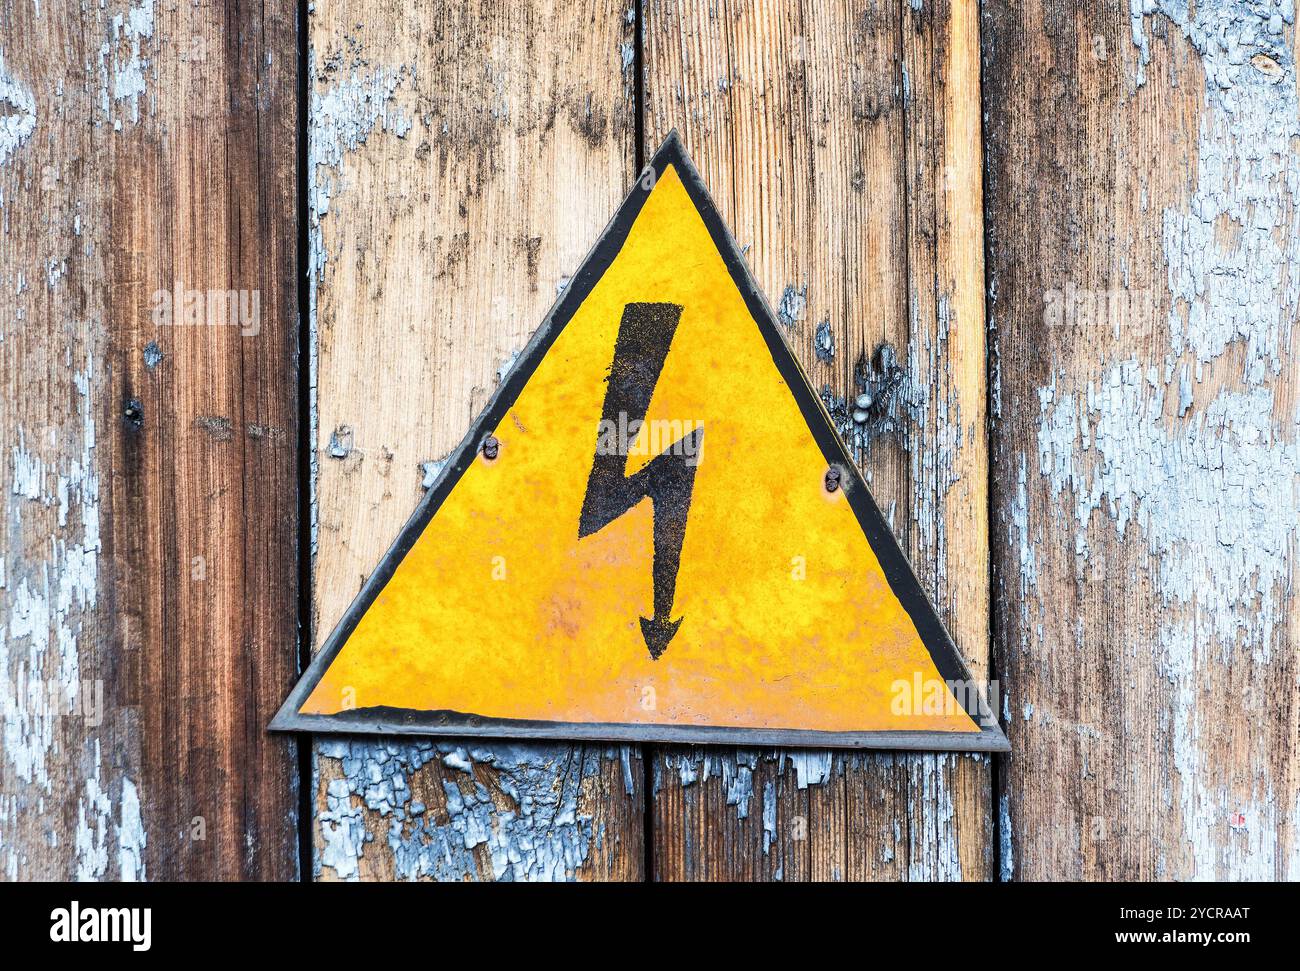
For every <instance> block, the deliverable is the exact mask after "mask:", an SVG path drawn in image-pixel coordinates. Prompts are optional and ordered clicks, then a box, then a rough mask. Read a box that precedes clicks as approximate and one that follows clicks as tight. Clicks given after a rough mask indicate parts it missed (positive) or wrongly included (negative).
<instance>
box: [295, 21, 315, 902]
mask: <svg viewBox="0 0 1300 971" xmlns="http://www.w3.org/2000/svg"><path fill="white" fill-rule="evenodd" d="M307 7H308V0H298V4H297V17H296V18H295V20H296V28H297V38H296V39H297V46H298V90H297V98H298V117H297V121H296V124H295V125H294V130H295V131H296V132H297V134H298V144H297V146H296V147H297V160H298V206H297V212H298V226H297V230H298V260H297V262H298V268H297V280H298V354H297V364H298V373H297V377H298V671H299V673H301V672H302V671H304V670H306V668H307V665H308V664H309V663H310V661H311V648H312V637H313V631H312V614H311V590H312V586H311V580H312V577H311V570H312V562H311V553H312V551H311V456H312V449H313V447H314V443H313V442H312V440H311V437H312V427H311V346H312V344H311V307H310V300H311V288H310V286H309V284H308V274H309V273H311V267H310V266H309V263H308V261H309V259H310V247H309V245H308V238H307V234H308V233H309V232H310V226H311V213H310V211H309V210H308V186H307V180H308V178H309V173H308V171H307V165H308V156H307V145H308V139H309V135H308V130H307V126H308V124H309V116H308V105H307V98H308V90H307V87H308V77H307V59H308V55H307V48H308V43H307V16H308V14H307ZM297 744H298V879H299V881H301V882H304V883H305V882H310V881H311V879H312V876H313V871H312V811H311V807H312V796H313V793H312V786H311V781H312V771H311V769H312V746H311V736H310V735H309V734H306V733H302V734H299V735H298V737H297Z"/></svg>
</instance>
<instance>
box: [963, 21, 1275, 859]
mask: <svg viewBox="0 0 1300 971" xmlns="http://www.w3.org/2000/svg"><path fill="white" fill-rule="evenodd" d="M1135 6H1136V7H1138V8H1139V9H1140V8H1141V7H1142V5H1135ZM1146 9H1147V10H1149V11H1151V12H1150V13H1149V14H1148V15H1142V14H1141V13H1137V14H1134V15H1132V16H1131V17H1130V16H1129V15H1127V11H1126V12H1125V14H1123V15H1120V16H1117V15H1116V11H1115V9H1114V6H1113V5H1110V4H1101V3H1090V2H1085V3H1069V4H1066V3H1055V2H1046V3H1045V2H1026V3H1015V4H1008V3H1000V2H999V3H991V4H988V5H986V8H985V15H984V39H985V49H984V76H985V78H986V87H985V95H986V107H987V126H988V127H987V138H988V142H987V145H988V149H987V185H988V190H989V200H988V219H987V227H988V252H989V262H990V288H991V293H992V297H993V299H992V303H991V307H992V319H991V323H992V324H993V326H994V328H995V330H994V333H995V334H996V335H997V339H996V342H995V350H996V352H997V356H998V360H1000V372H1001V374H1000V393H999V394H996V395H995V397H994V401H995V402H996V404H997V406H998V408H997V412H996V420H995V422H994V425H993V429H994V432H993V441H994V449H993V460H994V475H993V495H994V506H993V508H994V509H995V510H996V515H997V518H996V520H995V522H994V524H993V536H994V538H995V543H994V562H995V571H996V581H995V583H996V587H995V589H996V591H997V594H998V604H997V609H996V617H997V624H996V626H997V650H998V666H999V669H1000V672H1001V674H1002V676H1003V678H1004V679H1005V682H1006V683H1007V685H1008V686H1009V691H1010V696H1009V704H1008V706H1007V712H1008V713H1009V716H1010V722H1011V725H1010V728H1009V732H1008V734H1009V735H1010V738H1011V742H1012V745H1013V748H1014V752H1013V755H1012V757H1011V758H1010V760H1009V762H1008V767H1007V771H1006V773H1005V775H1004V777H1003V779H1002V782H1003V792H1002V794H1001V799H1002V807H1003V808H1002V823H1001V828H1002V833H1003V840H1004V843H1003V853H1002V866H1003V875H1004V876H1006V877H1017V878H1024V879H1126V880H1151V879H1161V880H1185V879H1196V878H1218V879H1230V880H1241V879H1296V878H1297V876H1300V840H1298V839H1297V825H1298V824H1300V796H1298V795H1297V793H1298V792H1300V785H1298V782H1300V776H1298V772H1297V769H1298V762H1297V760H1298V752H1300V746H1298V745H1297V701H1296V686H1297V683H1298V678H1300V669H1298V668H1297V664H1298V663H1300V662H1298V660H1297V658H1298V655H1300V652H1298V650H1297V648H1298V646H1300V608H1298V607H1297V602H1298V598H1297V594H1296V584H1295V567H1294V563H1295V551H1296V542H1297V537H1296V532H1297V523H1300V494H1298V491H1297V490H1300V446H1298V445H1297V441H1298V440H1300V409H1298V408H1297V390H1298V388H1300V368H1297V364H1296V350H1297V349H1296V345H1295V331H1294V322H1295V319H1296V315H1297V307H1298V305H1300V293H1298V292H1297V288H1298V286H1300V283H1298V281H1300V273H1298V272H1297V270H1298V269H1300V266H1298V259H1300V224H1298V222H1297V219H1298V217H1297V212H1298V210H1297V205H1296V203H1297V198H1296V193H1297V191H1298V188H1297V187H1298V186H1300V156H1298V155H1297V149H1296V146H1297V135H1298V134H1300V122H1298V120H1297V118H1298V113H1297V97H1296V60H1295V27H1294V24H1293V23H1292V22H1291V14H1290V12H1289V11H1288V10H1284V9H1282V8H1280V7H1273V6H1272V5H1268V4H1246V3H1228V2H1216V0H1209V2H1202V3H1197V4H1196V5H1195V6H1194V9H1192V10H1191V12H1190V13H1189V8H1188V6H1187V5H1184V4H1173V3H1168V4H1167V3H1163V2H1159V0H1157V2H1155V3H1149V4H1146Z"/></svg>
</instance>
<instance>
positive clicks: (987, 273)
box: [976, 3, 1010, 883]
mask: <svg viewBox="0 0 1300 971" xmlns="http://www.w3.org/2000/svg"><path fill="white" fill-rule="evenodd" d="M976 16H977V17H978V18H979V20H978V31H979V51H978V54H979V56H978V58H977V59H976V63H977V68H978V70H979V98H980V119H979V121H980V223H981V225H980V229H981V230H982V233H981V237H982V241H983V243H984V340H985V342H986V343H985V348H984V394H985V403H984V412H985V415H986V419H985V424H984V435H985V449H986V451H987V454H988V478H989V481H988V490H987V492H988V495H987V501H988V510H987V513H986V517H985V519H986V522H987V523H988V531H989V667H988V671H989V680H988V683H989V685H990V686H992V685H995V684H999V681H998V668H997V664H998V652H997V647H996V645H997V643H998V638H999V635H1000V634H1001V624H999V623H998V610H997V608H998V600H997V593H996V591H997V581H996V577H995V572H996V569H995V564H994V562H993V537H994V535H995V533H996V531H995V529H994V526H993V524H994V518H993V517H994V513H995V511H996V503H995V500H994V496H993V482H994V475H993V463H994V452H993V450H994V447H995V446H996V440H995V438H994V435H993V423H994V421H995V420H997V419H996V418H995V415H996V411H995V405H996V401H995V394H996V389H995V387H994V382H993V379H994V376H995V375H996V374H997V371H996V370H995V368H996V367H997V364H998V354H997V344H996V339H995V337H994V336H993V331H994V323H993V321H994V316H993V300H992V293H993V288H992V282H993V281H992V271H991V270H990V268H989V264H990V259H989V253H990V250H991V246H990V240H989V236H990V233H989V225H990V221H989V166H988V155H989V143H988V137H987V133H986V132H985V130H984V118H985V111H986V109H987V104H986V102H985V92H984V4H983V3H980V4H979V5H978V10H977V12H976ZM1001 694H1002V693H1001V691H1000V690H999V691H998V692H997V694H996V695H993V696H992V698H991V700H993V699H996V700H1000V699H1001ZM997 707H998V710H996V711H994V712H993V713H992V714H993V717H995V718H997V719H998V720H999V721H1001V719H1002V712H1001V707H1002V706H1001V705H1000V704H999V705H998V706H997ZM1008 727H1009V726H1007V725H1005V724H1004V725H1003V726H1002V730H1003V731H1004V732H1006V731H1007V729H1008ZM1007 737H1008V738H1010V734H1009V733H1008V735H1007ZM1005 757H1006V756H1004V755H1003V754H1002V753H1000V752H990V753H989V816H990V817H991V818H990V820H989V832H990V834H991V836H990V838H991V839H992V841H993V853H992V857H993V881H994V882H998V883H1000V882H1001V881H1002V812H1001V806H1002V783H1003V780H1002V774H1003V762H1002V760H1003V758H1005ZM1008 838H1010V834H1008Z"/></svg>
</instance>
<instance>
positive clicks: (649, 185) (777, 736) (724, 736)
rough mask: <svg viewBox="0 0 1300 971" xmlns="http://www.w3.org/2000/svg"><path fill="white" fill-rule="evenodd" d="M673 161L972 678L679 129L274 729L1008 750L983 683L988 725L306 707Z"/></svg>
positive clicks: (920, 602)
mask: <svg viewBox="0 0 1300 971" xmlns="http://www.w3.org/2000/svg"><path fill="white" fill-rule="evenodd" d="M669 166H672V167H673V168H674V169H675V170H676V172H677V175H678V177H679V178H680V179H681V182H682V185H683V186H684V187H685V189H686V192H687V194H688V195H689V196H690V199H691V202H692V203H694V205H695V208H696V210H697V211H698V212H699V214H700V217H701V219H702V220H703V221H704V224H705V226H706V227H707V228H708V231H709V236H710V237H711V238H712V240H713V243H714V245H715V246H716V247H717V249H718V252H719V253H721V254H722V257H723V260H724V261H725V263H726V266H727V270H728V272H729V273H730V274H731V279H732V282H733V283H735V285H736V287H737V289H738V290H739V291H740V293H741V296H742V297H743V298H744V301H745V306H746V309H748V310H749V312H750V315H751V316H752V317H753V319H754V322H755V323H756V324H757V325H758V328H759V331H760V333H762V335H763V339H764V341H765V342H766V344H767V348H768V352H769V353H770V354H771V355H772V361H773V363H774V364H775V365H776V367H777V370H778V371H779V373H780V374H781V377H782V378H783V379H784V380H785V382H786V385H787V387H788V388H789V390H790V393H791V394H792V395H793V397H794V399H795V401H796V402H797V404H798V405H799V410H800V413H801V414H802V415H803V418H804V421H805V422H806V423H807V425H808V428H809V430H810V431H811V432H812V434H813V438H814V440H815V441H816V442H817V445H818V447H819V448H820V449H821V451H822V455H823V456H824V457H825V459H826V462H827V465H828V467H838V468H839V469H840V470H841V484H842V488H843V489H844V492H845V495H846V496H847V498H848V500H849V503H850V505H851V507H852V509H853V512H854V515H855V516H856V518H857V520H858V524H859V525H860V526H861V527H862V531H863V533H864V534H865V535H866V537H867V541H868V542H869V543H870V544H871V548H872V550H873V551H874V552H875V554H876V558H877V559H878V561H879V563H880V567H881V570H882V572H883V573H884V575H885V579H886V581H887V582H888V583H889V586H890V589H891V590H892V592H893V593H894V596H896V597H897V598H898V600H899V603H900V604H901V605H902V607H903V609H904V611H906V613H907V615H908V617H909V618H910V619H911V621H912V623H913V624H914V625H915V627H916V630H917V633H918V634H919V635H920V637H921V642H922V643H923V644H924V645H925V648H926V650H927V651H928V652H929V654H930V658H931V660H932V661H933V662H934V665H935V668H936V670H937V671H938V672H939V675H940V676H941V677H942V678H943V679H944V680H945V681H947V682H949V683H962V684H965V685H973V684H974V679H973V678H972V677H971V674H970V671H969V669H968V668H967V667H966V662H965V661H964V660H963V659H962V656H961V653H960V652H959V651H958V650H957V646H956V645H955V644H954V643H953V640H952V638H951V637H950V636H949V634H948V632H947V630H946V629H945V628H944V626H943V623H942V622H941V621H940V620H939V615H938V613H937V612H936V611H935V609H934V605H933V604H932V603H931V602H930V598H929V597H928V596H927V595H926V593H925V590H924V588H923V587H922V586H921V584H920V582H919V581H918V580H917V578H916V575H915V573H914V572H913V571H912V567H911V564H910V563H908V561H907V557H906V556H904V555H903V552H902V550H901V549H900V548H899V546H898V543H897V541H896V540H895V539H894V535H893V533H892V532H891V531H890V529H889V525H888V523H886V521H885V518H884V516H883V515H882V514H881V512H880V509H879V508H878V507H877V506H876V503H875V500H874V499H873V498H872V497H871V492H870V490H869V489H868V488H867V484H866V482H865V481H864V480H863V478H862V475H861V473H860V472H859V471H858V468H857V466H856V465H855V464H854V462H853V460H852V458H851V457H850V456H849V454H848V452H847V451H846V450H845V447H844V442H843V440H842V439H841V438H840V436H839V434H838V432H837V431H836V430H835V426H834V424H833V423H832V422H831V419H830V416H829V415H828V414H827V413H826V408H825V405H824V404H823V402H822V400H821V398H820V397H819V396H818V395H817V394H816V392H814V391H813V388H812V385H811V383H810V382H809V380H808V377H807V375H806V374H805V373H804V371H803V368H802V367H801V366H800V365H799V362H798V360H797V359H796V358H795V356H794V354H793V353H791V351H790V348H789V346H788V345H787V344H786V343H785V338H784V337H783V336H782V335H781V332H780V329H779V327H778V326H777V323H776V317H775V315H774V314H773V313H772V308H771V307H770V306H769V305H768V302H767V299H766V298H765V297H764V296H763V293H762V291H761V290H760V289H759V288H758V285H757V284H756V283H755V282H754V279H753V277H752V276H751V275H750V273H749V267H748V266H747V264H746V263H745V260H744V257H743V256H742V254H741V251H740V248H739V247H738V246H737V245H736V242H735V240H734V239H733V238H732V237H731V233H730V232H729V231H728V230H727V228H726V226H725V225H724V224H723V222H722V219H721V217H720V216H719V215H718V212H717V209H716V208H715V207H714V204H713V200H712V198H711V197H710V196H709V193H708V190H707V189H706V188H705V186H704V181H703V179H701V177H700V173H699V171H698V170H697V169H696V168H695V164H694V163H693V162H692V161H691V159H690V157H689V156H688V155H687V154H686V150H685V147H684V146H683V145H682V143H681V139H680V137H679V136H678V134H677V130H676V129H673V130H672V131H671V132H669V133H668V137H667V138H665V139H664V142H663V144H662V145H660V146H659V150H658V151H657V152H655V155H654V158H653V159H651V161H650V163H649V165H647V166H646V169H647V171H643V172H642V173H641V175H639V176H638V178H637V182H636V184H635V185H634V186H633V187H632V190H631V192H629V193H628V195H627V197H626V198H625V199H624V201H623V204H622V205H621V206H619V208H618V211H617V212H616V213H615V215H614V218H613V219H611V220H610V222H609V224H608V225H607V226H606V227H605V230H604V232H602V233H601V235H600V237H599V239H597V241H596V243H595V245H594V246H593V247H592V248H591V250H590V251H589V252H588V254H587V256H586V258H585V259H584V260H583V261H582V264H581V266H580V268H579V270H578V272H577V273H576V274H575V275H574V277H573V279H572V280H571V281H570V282H569V285H568V286H567V287H565V289H564V292H563V293H561V294H560V296H559V297H558V298H557V300H556V302H555V304H554V305H553V306H552V307H551V310H550V311H549V312H548V313H547V315H546V319H545V320H544V321H543V322H542V325H541V326H540V327H539V328H538V329H537V332H536V333H535V334H534V335H533V337H532V339H531V340H530V341H529V342H528V345H527V347H525V348H524V350H523V352H522V353H521V354H520V356H519V360H518V363H517V364H516V366H515V367H514V368H513V369H512V370H511V371H510V373H509V374H508V375H507V376H506V378H505V380H504V381H502V383H501V385H500V387H498V388H497V391H496V393H495V394H494V395H493V396H492V398H491V400H490V401H489V402H488V404H487V407H486V408H485V409H484V410H483V412H482V413H481V414H480V415H479V416H478V418H476V419H475V420H474V422H473V424H472V425H471V426H470V429H469V431H468V432H467V433H466V435H465V437H464V439H462V441H461V443H460V445H459V446H457V448H456V450H455V452H453V453H452V457H451V459H449V460H448V462H447V464H446V465H445V466H444V467H443V470H442V472H441V474H440V475H439V476H438V479H437V481H436V482H435V483H434V484H433V487H432V488H430V489H429V491H428V492H427V493H426V494H425V497H424V499H423V500H422V501H421V502H420V505H419V506H417V507H416V510H415V512H414V513H413V514H412V516H411V518H410V519H409V520H408V521H407V523H406V525H405V526H404V527H403V528H402V531H401V533H400V534H399V535H398V538H397V540H396V542H394V543H393V545H392V546H391V547H390V548H389V550H388V552H387V553H385V554H384V557H383V559H382V560H381V561H380V563H379V565H378V566H377V567H376V568H375V571H374V572H373V573H372V574H371V575H370V577H369V579H368V580H367V581H366V583H365V585H364V586H363V587H362V588H361V592H360V593H359V594H358V595H357V597H356V599H355V600H354V601H353V602H352V604H351V606H349V607H348V609H347V611H346V613H344V615H343V618H342V620H340V622H339V624H338V626H337V627H335V629H334V631H333V632H332V633H331V634H330V636H329V638H328V639H327V640H326V641H325V644H324V645H323V646H322V648H321V650H320V652H319V653H318V654H317V655H316V657H315V658H313V659H312V662H311V664H310V665H308V667H307V670H306V671H305V672H304V673H303V675H302V677H301V678H300V679H299V680H298V683H297V685H295V686H294V689H293V691H291V692H290V693H289V697H288V698H287V699H286V700H285V703H284V704H283V705H282V706H281V708H280V710H279V711H278V712H277V713H276V715H275V718H274V719H272V721H271V724H270V726H269V730H270V731H286V732H340V733H348V734H355V733H361V734H379V735H402V734H405V735H459V736H485V737H503V738H553V739H582V740H588V739H589V740H608V741H621V742H637V741H639V742H684V743H703V744H710V743H711V744H729V745H730V744H742V745H793V746H809V747H827V748H873V749H899V750H923V751H984V752H1009V751H1010V750H1011V747H1010V745H1009V743H1008V742H1007V739H1006V736H1005V735H1004V734H1003V732H1002V729H1001V727H1000V726H999V725H998V722H997V716H996V713H994V712H992V711H991V710H990V709H989V707H988V704H987V702H986V701H985V698H984V695H983V693H982V692H981V691H978V690H969V691H963V692H958V693H956V698H957V701H958V703H959V704H961V706H962V707H963V709H964V710H965V711H966V713H967V714H968V715H970V717H971V718H972V720H973V721H974V722H975V724H977V725H979V726H981V728H980V730H979V731H972V732H931V731H917V732H897V731H890V732H870V731H864V732H823V731H813V730H808V729H756V728H727V727H716V726H699V725H669V724H616V723H613V724H604V723H594V722H542V721H528V720H519V719H502V718H486V717H482V716H479V715H474V714H466V713H460V712H450V711H414V710H404V709H392V708H374V709H356V710H352V711H344V712H340V713H338V714H334V715H303V714H300V713H299V709H300V708H301V707H302V704H303V702H305V701H306V700H307V697H308V696H309V695H310V694H311V692H312V691H313V690H314V689H315V687H316V685H317V683H318V682H319V681H320V679H321V677H322V676H323V675H324V673H325V671H326V670H327V669H328V668H329V666H330V664H331V663H332V662H333V660H334V658H335V657H336V656H337V655H338V653H339V651H340V650H342V649H343V645H344V644H346V643H347V640H348V638H349V637H350V636H351V635H352V632H353V630H355V629H356V626H357V624H359V623H360V621H361V618H362V617H363V616H364V615H365V613H366V611H367V610H368V609H369V608H370V605H371V604H372V603H373V602H374V600H375V599H376V598H377V597H378V596H379V594H380V593H381V592H382V591H383V589H384V587H385V586H387V584H388V581H389V580H390V579H391V578H392V576H393V573H394V572H396V570H397V567H398V565H399V564H400V563H401V562H402V560H403V559H404V558H405V557H406V554H407V553H408V552H410V550H411V548H412V547H413V546H414V545H415V543H416V541H417V540H418V539H419V538H420V536H421V534H422V533H423V532H424V529H425V527H426V526H427V525H428V524H429V521H430V520H432V519H433V517H434V515H435V514H436V513H437V511H438V509H439V508H440V507H441V506H442V503H443V502H444V501H445V500H446V498H447V496H448V495H450V493H451V490H452V489H453V488H454V487H455V485H456V483H457V482H459V481H460V478H461V476H462V475H464V474H465V471H466V470H467V469H468V468H469V467H470V465H471V464H472V463H473V462H474V460H475V458H476V456H477V455H478V452H479V450H480V448H481V447H482V444H483V442H484V440H485V439H486V438H488V437H489V436H490V435H491V433H492V432H493V431H494V430H495V429H496V428H497V427H498V425H500V423H501V422H502V421H503V420H504V419H505V418H506V417H507V413H508V411H509V409H510V407H511V406H512V405H513V404H514V402H515V400H516V399H517V398H518V397H519V394H520V393H521V392H522V391H523V389H524V386H525V385H526V384H527V383H528V381H529V379H530V378H531V377H532V375H533V372H534V371H535V370H536V369H537V367H538V365H539V364H540V363H541V361H542V359H543V358H544V357H545V356H546V353H547V351H549V350H550V348H551V345H552V344H553V343H554V342H555V339H556V338H557V337H558V336H559V334H560V332H561V331H562V330H563V329H564V327H565V325H566V324H567V323H568V322H569V320H570V319H572V317H573V315H574V314H575V313H576V312H577V310H578V308H579V307H580V306H581V305H582V303H583V301H584V300H586V298H587V296H588V295H589V294H590V293H591V290H592V288H593V287H594V286H595V285H596V283H597V282H599V280H600V279H601V277H603V276H604V274H605V272H606V270H608V269H609V267H610V265H611V264H612V263H613V262H614V259H615V257H617V256H618V254H619V252H620V250H621V249H622V248H623V244H624V242H625V241H626V239H627V235H628V233H629V232H630V231H631V228H632V225H633V223H635V221H636V218H637V216H638V215H639V214H640V212H641V208H642V206H644V205H645V202H646V200H647V199H648V198H649V196H650V192H651V191H652V190H653V188H654V186H655V183H656V182H657V181H658V179H659V177H660V176H662V175H663V173H664V172H665V171H666V170H667V168H668V167H669ZM650 170H652V171H653V178H647V176H648V175H649V174H650Z"/></svg>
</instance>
